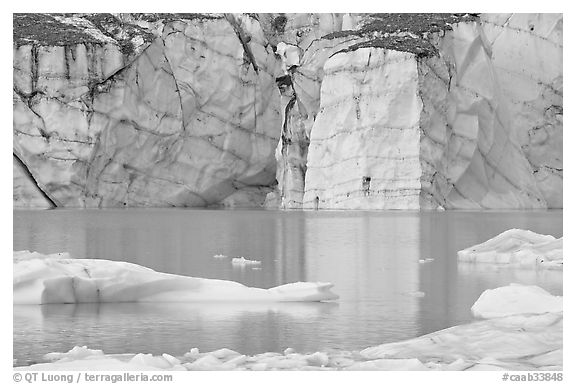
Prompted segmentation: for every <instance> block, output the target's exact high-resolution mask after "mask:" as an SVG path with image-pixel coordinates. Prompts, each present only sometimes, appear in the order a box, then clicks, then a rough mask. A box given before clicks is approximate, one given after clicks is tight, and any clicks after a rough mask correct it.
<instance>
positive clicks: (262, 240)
mask: <svg viewBox="0 0 576 384" xmlns="http://www.w3.org/2000/svg"><path fill="white" fill-rule="evenodd" d="M509 228H525V229H531V230H534V231H536V232H540V233H547V234H552V235H554V236H561V235H562V213H561V211H557V212H553V211H539V212H520V211H516V212H442V213H436V212H434V213H419V212H273V211H205V210H160V209H155V210H129V211H123V210H104V211H102V210H84V211H78V210H75V211H67V210H52V211H15V212H14V249H16V250H21V249H30V250H37V251H39V252H43V253H52V252H60V251H69V252H71V253H72V255H73V256H75V257H87V258H106V259H111V260H123V261H129V262H133V263H138V264H141V265H145V266H147V267H151V268H154V269H156V270H158V271H163V272H169V273H177V274H182V275H189V276H199V277H208V278H218V279H227V280H235V281H239V282H241V283H243V284H246V285H250V286H256V287H262V288H269V287H272V286H275V285H280V284H285V283H291V282H295V281H330V282H333V283H334V284H335V289H334V290H335V292H337V293H338V294H339V295H340V300H339V301H338V304H337V305H328V304H313V303H312V304H296V303H294V304H282V305H273V306H270V305H264V306H258V305H250V306H247V305H246V304H242V305H230V304H225V305H216V304H202V305H199V304H186V305H183V304H161V305H159V304H106V305H100V306H90V305H87V306H83V305H81V306H42V307H22V306H15V307H14V356H15V357H16V358H18V359H23V360H24V361H26V360H34V359H39V358H40V356H41V355H43V354H44V353H47V352H50V351H66V350H68V349H70V348H72V347H73V346H75V345H88V346H90V347H92V348H100V349H104V350H105V351H106V352H109V353H122V352H153V353H161V352H167V353H171V354H175V355H178V354H182V353H184V352H186V351H187V350H189V349H190V348H192V347H199V348H200V349H201V350H214V349H218V348H222V347H228V348H231V349H235V350H238V351H239V352H242V353H249V354H254V353H260V352H265V351H277V352H281V351H283V350H284V349H285V348H287V347H293V348H295V349H296V350H298V351H300V352H307V351H316V350H323V349H329V348H336V349H349V350H357V349H361V348H364V347H367V346H371V345H374V344H378V343H383V342H392V341H398V340H403V339H406V338H410V337H414V336H418V335H421V334H424V333H428V332H432V331H435V330H438V329H442V328H447V327H450V326H453V325H456V324H460V323H465V322H469V321H471V320H472V318H471V314H470V306H471V305H472V303H473V302H474V301H475V300H476V298H477V297H478V295H479V294H480V293H481V292H482V291H483V290H485V289H488V288H495V287H497V286H501V285H506V284H509V283H511V282H517V283H522V284H536V285H540V286H542V287H543V288H545V289H547V290H550V291H551V292H552V293H553V294H562V272H561V271H546V272H537V271H531V270H517V269H511V268H508V269H506V268H494V267H491V266H485V265H481V264H477V265H471V264H467V265H465V264H458V263H457V260H456V251H458V250H460V249H463V248H466V247H468V246H470V245H472V244H476V243H479V242H481V241H485V240H487V239H489V238H491V237H493V236H495V235H497V234H498V233H501V232H502V231H504V230H506V229H509ZM215 254H225V255H228V256H230V257H245V258H247V259H251V260H260V261H261V262H262V264H261V265H259V266H258V267H259V268H261V269H254V268H251V267H250V266H247V267H245V268H233V267H232V264H231V263H230V259H215V258H213V257H212V256H213V255H215ZM423 258H434V261H433V262H431V263H427V264H420V263H419V262H418V260H419V259H423ZM417 292H423V293H424V296H423V297H418V294H415V293H417Z"/></svg>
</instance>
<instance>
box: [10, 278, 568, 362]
mask: <svg viewBox="0 0 576 384" xmlns="http://www.w3.org/2000/svg"><path fill="white" fill-rule="evenodd" d="M518 299H520V301H521V302H522V304H521V305H515V304H514V303H515V302H517V301H518ZM558 299H559V300H561V298H555V297H554V296H552V295H550V294H548V293H547V292H546V291H544V290H542V289H540V288H538V287H532V286H520V285H511V286H507V287H502V288H498V289H493V290H488V291H486V292H485V293H484V294H482V295H481V296H480V298H479V299H478V301H477V302H476V303H475V304H474V307H473V312H474V314H475V315H481V316H482V317H494V318H491V319H488V320H479V321H475V322H472V323H470V324H464V325H458V326H455V327H451V328H448V329H443V330H440V331H437V332H433V333H430V334H427V335H423V336H420V337H417V338H414V339H409V340H406V341H401V342H396V343H388V344H382V345H378V346H375V347H370V348H366V349H364V350H362V351H342V350H330V351H319V352H314V353H297V352H296V351H295V350H294V349H292V348H287V349H286V350H285V351H284V353H277V352H265V353H260V354H257V355H252V356H248V355H244V354H242V353H239V352H237V351H233V350H230V349H227V348H223V349H219V350H216V351H212V352H200V351H199V350H198V348H192V349H191V350H190V351H189V352H187V353H185V354H184V355H182V356H172V355H168V354H162V355H161V356H153V355H151V354H143V353H140V354H111V355H106V354H104V353H103V352H102V351H99V350H91V349H88V348H86V347H75V348H74V349H72V350H71V351H69V352H66V353H59V354H54V353H53V354H49V355H47V356H46V358H47V360H49V361H51V362H48V363H41V364H34V365H31V366H27V367H17V368H16V369H17V370H61V371H66V370H252V371H257V370H472V371H474V370H532V371H534V370H547V371H549V370H562V358H563V355H562V331H563V312H562V306H561V305H560V306H558V305H551V306H550V308H548V310H546V311H544V310H542V308H541V305H542V303H543V302H547V303H551V304H553V302H556V301H557V300H558ZM502 307H505V308H506V309H507V311H506V312H505V313H503V312H498V311H500V310H501V309H502ZM479 308H480V309H479ZM498 308H500V309H498ZM496 312H498V313H496ZM543 312H546V313H543Z"/></svg>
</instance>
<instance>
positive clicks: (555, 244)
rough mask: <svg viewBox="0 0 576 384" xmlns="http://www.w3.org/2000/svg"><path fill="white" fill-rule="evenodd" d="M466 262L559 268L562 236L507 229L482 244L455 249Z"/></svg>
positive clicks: (561, 253) (459, 258)
mask: <svg viewBox="0 0 576 384" xmlns="http://www.w3.org/2000/svg"><path fill="white" fill-rule="evenodd" d="M458 260H459V261H466V262H478V263H493V264H513V265H518V266H522V267H544V268H562V264H563V252H562V238H559V239H556V238H555V237H554V236H550V235H540V234H537V233H534V232H532V231H528V230H523V229H510V230H508V231H506V232H503V233H501V234H499V235H498V236H496V237H494V238H493V239H490V240H488V241H486V242H485V243H482V244H477V245H473V246H472V247H470V248H466V249H464V250H461V251H458Z"/></svg>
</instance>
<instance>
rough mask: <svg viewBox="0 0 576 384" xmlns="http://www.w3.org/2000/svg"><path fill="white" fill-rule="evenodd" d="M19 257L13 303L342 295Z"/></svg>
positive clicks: (326, 286) (319, 287)
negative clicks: (255, 286) (263, 287)
mask: <svg viewBox="0 0 576 384" xmlns="http://www.w3.org/2000/svg"><path fill="white" fill-rule="evenodd" d="M55 255H56V256H54V257H51V256H52V255H42V254H39V253H34V252H27V253H26V252H15V255H14V256H15V258H14V274H13V276H14V279H13V287H14V304H51V303H59V304H65V303H94V302H205V301H220V302H222V301H234V302H237V301H245V302H250V301H253V302H286V301H325V300H334V299H337V298H338V296H337V295H336V294H334V293H333V292H332V291H331V288H332V287H333V284H331V283H321V282H318V283H312V282H297V283H291V284H285V285H281V286H278V287H274V288H270V289H262V288H252V287H247V286H245V285H242V284H240V283H237V282H234V281H227V280H215V279H203V278H197V277H188V276H179V275H173V274H168V273H161V272H156V271H154V270H153V269H150V268H146V267H143V266H140V265H136V264H131V263H126V262H119V261H110V260H100V259H70V258H64V256H62V254H55Z"/></svg>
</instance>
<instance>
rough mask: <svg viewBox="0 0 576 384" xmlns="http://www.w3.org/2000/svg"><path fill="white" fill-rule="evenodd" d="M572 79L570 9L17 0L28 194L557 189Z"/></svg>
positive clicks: (296, 202)
mask: <svg viewBox="0 0 576 384" xmlns="http://www.w3.org/2000/svg"><path fill="white" fill-rule="evenodd" d="M34 24H37V25H42V26H45V27H44V28H41V29H38V28H34ZM562 98H563V96H562V15H554V14H538V15H528V14H521V15H516V14H506V15H502V14H498V15H481V16H480V17H476V16H470V15H440V14H437V15H410V14H403V15H393V14H380V15H354V14H258V15H254V14H251V15H231V14H226V15H183V14H174V15H166V14H148V15H145V14H131V15H126V14H124V15H115V16H112V15H99V16H94V15H89V14H86V15H15V16H14V201H15V206H38V207H47V206H75V207H84V206H85V207H110V206H209V205H226V206H261V205H262V204H264V198H265V196H266V194H267V193H268V196H267V197H266V204H267V205H268V206H271V207H282V208H302V207H303V208H343V209H351V208H358V209H404V208H408V209H436V208H448V209H451V208H452V209H457V208H473V209H482V208H546V207H549V208H557V207H562V112H563V111H562Z"/></svg>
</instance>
